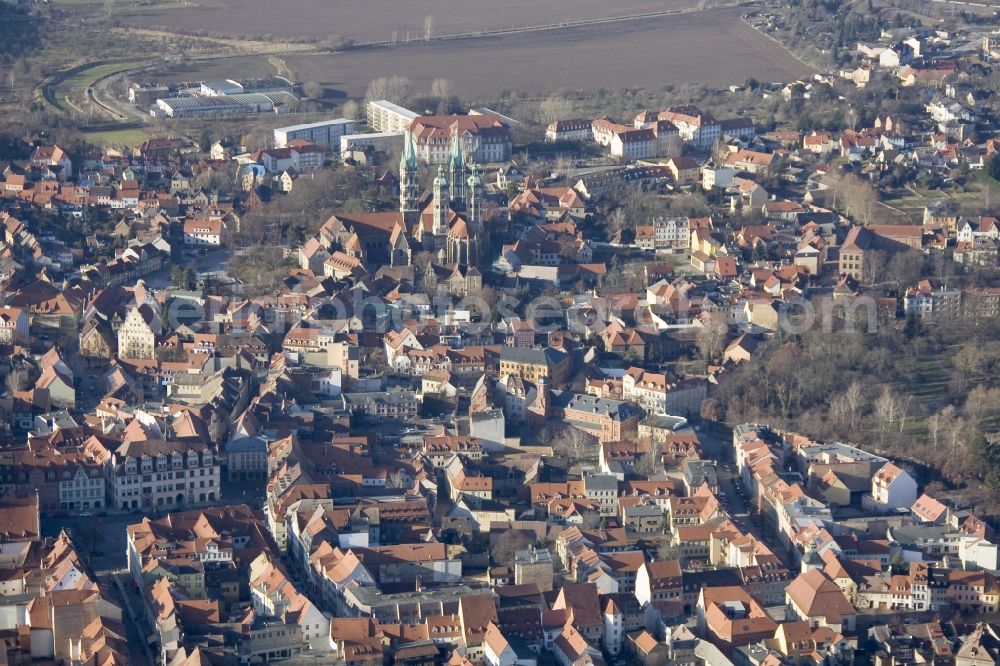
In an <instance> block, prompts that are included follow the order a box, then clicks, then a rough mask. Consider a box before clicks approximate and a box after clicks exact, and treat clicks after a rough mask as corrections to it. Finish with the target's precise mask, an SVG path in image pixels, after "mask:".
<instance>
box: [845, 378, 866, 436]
mask: <svg viewBox="0 0 1000 666" xmlns="http://www.w3.org/2000/svg"><path fill="white" fill-rule="evenodd" d="M862 393H863V392H862V387H861V382H852V383H851V385H850V386H848V387H847V391H845V392H844V403H845V404H846V406H847V412H848V414H850V417H851V424H850V425H851V432H854V426H855V424H856V423H857V418H858V410H859V409H861V398H862Z"/></svg>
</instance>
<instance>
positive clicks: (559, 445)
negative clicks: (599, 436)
mask: <svg viewBox="0 0 1000 666" xmlns="http://www.w3.org/2000/svg"><path fill="white" fill-rule="evenodd" d="M552 449H553V450H554V451H555V452H556V453H558V454H560V455H562V456H565V457H566V458H567V459H568V460H569V461H570V462H571V463H574V462H579V461H580V460H583V459H584V458H587V457H589V455H588V453H589V452H590V451H592V449H593V438H592V437H591V436H590V435H588V434H587V433H585V432H584V431H582V430H580V429H579V428H575V427H573V426H566V427H565V428H562V429H560V431H559V433H558V434H557V435H556V437H555V439H553V440H552Z"/></svg>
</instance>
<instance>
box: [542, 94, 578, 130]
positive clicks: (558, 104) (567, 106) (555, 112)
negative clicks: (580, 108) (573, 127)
mask: <svg viewBox="0 0 1000 666" xmlns="http://www.w3.org/2000/svg"><path fill="white" fill-rule="evenodd" d="M573 108H574V106H573V103H572V102H570V101H569V100H568V99H566V98H565V97H562V96H561V95H556V94H553V95H549V97H547V98H546V99H544V100H542V102H541V104H539V105H538V119H539V120H540V121H541V122H542V124H545V125H548V124H549V123H552V122H555V121H557V120H566V119H568V118H570V117H571V116H572V115H573Z"/></svg>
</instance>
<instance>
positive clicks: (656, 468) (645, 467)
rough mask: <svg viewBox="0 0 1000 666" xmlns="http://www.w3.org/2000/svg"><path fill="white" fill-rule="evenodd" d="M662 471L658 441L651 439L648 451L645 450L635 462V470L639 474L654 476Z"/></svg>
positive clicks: (661, 453)
mask: <svg viewBox="0 0 1000 666" xmlns="http://www.w3.org/2000/svg"><path fill="white" fill-rule="evenodd" d="M662 471H663V452H662V449H661V447H660V443H659V442H657V441H651V442H650V443H649V451H646V452H645V453H644V454H642V456H641V457H640V458H639V460H638V461H637V462H636V464H635V472H636V474H638V475H639V476H642V477H646V478H647V479H648V478H649V477H651V476H655V475H657V474H659V473H660V472H662Z"/></svg>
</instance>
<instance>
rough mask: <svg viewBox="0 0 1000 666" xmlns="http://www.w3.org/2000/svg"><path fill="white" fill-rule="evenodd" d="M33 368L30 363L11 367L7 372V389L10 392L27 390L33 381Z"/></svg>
mask: <svg viewBox="0 0 1000 666" xmlns="http://www.w3.org/2000/svg"><path fill="white" fill-rule="evenodd" d="M32 370H33V368H32V367H31V366H30V365H26V364H25V365H20V366H18V367H15V368H13V369H12V370H11V371H10V372H9V373H8V374H7V380H6V383H7V390H8V391H10V392H12V393H13V392H14V391H27V390H28V389H29V388H31V386H32V385H33V384H34V383H35V377H34V376H33V375H34V374H35V373H34V372H32Z"/></svg>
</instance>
